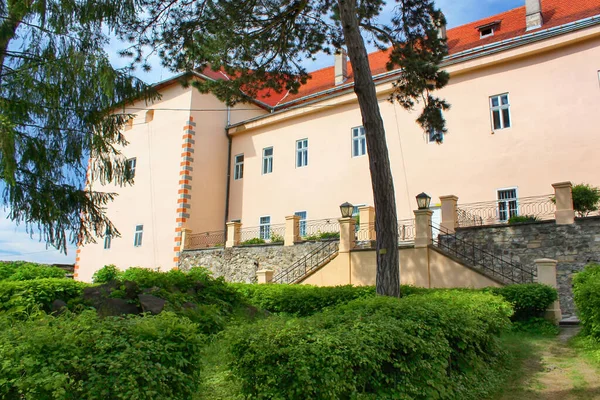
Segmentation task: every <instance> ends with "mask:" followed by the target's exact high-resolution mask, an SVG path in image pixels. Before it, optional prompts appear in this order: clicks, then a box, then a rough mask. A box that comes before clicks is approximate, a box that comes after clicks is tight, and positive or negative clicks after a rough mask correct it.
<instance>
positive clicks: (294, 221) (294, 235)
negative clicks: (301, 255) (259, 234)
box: [283, 215, 300, 246]
mask: <svg viewBox="0 0 600 400" xmlns="http://www.w3.org/2000/svg"><path fill="white" fill-rule="evenodd" d="M299 241H300V217H299V216H297V215H290V216H287V217H285V238H284V241H283V245H284V246H293V245H294V242H299Z"/></svg>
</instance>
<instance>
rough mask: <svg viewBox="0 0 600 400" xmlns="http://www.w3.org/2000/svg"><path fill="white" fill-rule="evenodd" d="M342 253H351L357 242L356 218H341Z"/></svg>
mask: <svg viewBox="0 0 600 400" xmlns="http://www.w3.org/2000/svg"><path fill="white" fill-rule="evenodd" d="M339 221H340V250H339V252H340V253H349V252H350V250H352V249H353V248H354V242H355V241H356V230H355V226H356V220H355V219H354V218H340V219H339Z"/></svg>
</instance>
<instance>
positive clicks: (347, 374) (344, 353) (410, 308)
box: [230, 292, 512, 399]
mask: <svg viewBox="0 0 600 400" xmlns="http://www.w3.org/2000/svg"><path fill="white" fill-rule="evenodd" d="M511 313H512V310H511V307H510V305H509V304H507V303H506V302H504V301H503V300H502V299H501V298H499V297H497V296H493V295H490V294H485V293H464V292H463V293H461V292H446V293H444V292H438V293H435V292H434V293H431V294H428V295H423V296H408V297H406V298H403V299H395V298H389V297H375V298H370V299H360V300H355V301H352V302H350V303H348V304H346V305H343V306H340V307H337V308H332V309H329V310H327V311H325V312H323V313H320V314H316V315H313V316H311V317H307V318H298V319H285V318H276V317H272V318H269V319H267V320H262V321H260V322H258V323H256V324H253V325H250V326H248V327H241V328H239V329H238V330H236V331H234V332H233V333H230V335H231V338H230V343H231V351H232V356H233V357H232V361H231V368H232V375H233V376H235V377H237V379H239V380H240V383H241V385H240V386H241V388H242V394H243V395H244V396H246V397H247V398H277V399H284V398H285V399H308V398H319V399H340V398H363V399H364V398H373V399H375V398H386V399H387V398H389V399H391V398H395V399H435V398H438V399H439V398H460V399H469V398H472V399H476V398H481V397H483V396H484V395H485V393H486V390H489V387H491V386H493V385H491V384H490V381H491V380H492V379H493V378H494V375H493V374H491V373H490V371H491V367H492V366H494V365H495V363H496V362H497V361H498V360H499V359H500V358H501V356H502V352H501V350H500V348H499V346H498V344H497V340H496V336H497V335H498V334H499V333H500V332H501V331H503V330H505V329H507V327H508V325H509V324H510V323H509V319H508V316H509V315H510V314H511Z"/></svg>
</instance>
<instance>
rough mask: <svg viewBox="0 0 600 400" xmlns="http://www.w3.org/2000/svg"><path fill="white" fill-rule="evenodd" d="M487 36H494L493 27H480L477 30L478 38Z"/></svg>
mask: <svg viewBox="0 0 600 400" xmlns="http://www.w3.org/2000/svg"><path fill="white" fill-rule="evenodd" d="M489 36H494V28H493V27H491V26H490V27H488V28H482V29H480V30H479V38H480V39H483V38H486V37H489Z"/></svg>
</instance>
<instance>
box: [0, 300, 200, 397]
mask: <svg viewBox="0 0 600 400" xmlns="http://www.w3.org/2000/svg"><path fill="white" fill-rule="evenodd" d="M196 331H197V327H196V326H195V324H193V323H192V322H190V321H189V320H188V319H187V318H180V317H177V316H176V315H174V314H172V313H162V314H160V315H158V316H144V317H127V318H112V317H109V318H104V319H100V318H98V317H97V315H96V313H95V312H93V311H85V312H83V313H81V314H80V315H75V314H70V313H67V314H65V315H61V316H59V317H51V316H42V317H39V318H35V319H30V320H27V321H24V322H20V323H18V324H12V325H11V324H10V323H9V321H7V320H5V319H2V318H0V343H2V346H0V359H1V360H2V366H1V367H0V370H1V371H2V373H1V374H0V397H1V398H3V399H21V398H24V399H90V400H93V399H96V400H102V399H131V400H133V399H136V400H138V399H139V400H141V399H148V400H154V399H182V400H183V399H186V400H187V399H190V398H191V396H192V394H193V393H194V392H195V391H196V390H197V387H198V383H197V382H198V378H199V370H200V361H201V360H200V357H201V356H200V347H201V345H202V343H203V339H202V336H200V335H198V334H197V333H196Z"/></svg>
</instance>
